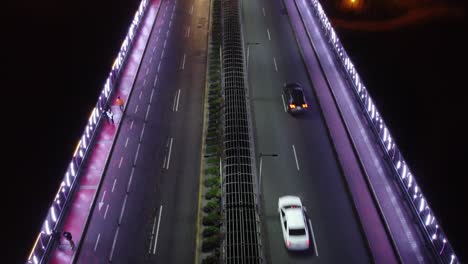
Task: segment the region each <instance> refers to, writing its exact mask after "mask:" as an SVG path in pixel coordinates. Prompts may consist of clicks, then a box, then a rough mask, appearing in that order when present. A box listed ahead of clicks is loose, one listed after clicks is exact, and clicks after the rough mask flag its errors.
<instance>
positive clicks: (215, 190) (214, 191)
mask: <svg viewBox="0 0 468 264" xmlns="http://www.w3.org/2000/svg"><path fill="white" fill-rule="evenodd" d="M205 197H206V199H207V200H209V199H211V198H219V197H221V189H220V188H219V187H218V186H213V187H211V188H210V189H209V190H208V191H207V192H206V194H205Z"/></svg>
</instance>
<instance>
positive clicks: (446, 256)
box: [304, 0, 460, 264]
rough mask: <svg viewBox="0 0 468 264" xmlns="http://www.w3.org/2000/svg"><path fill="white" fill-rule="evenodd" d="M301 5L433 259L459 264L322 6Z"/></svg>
mask: <svg viewBox="0 0 468 264" xmlns="http://www.w3.org/2000/svg"><path fill="white" fill-rule="evenodd" d="M304 1H309V2H310V3H311V5H312V7H313V8H314V13H315V15H316V16H317V18H318V21H320V24H321V28H322V30H323V32H324V34H325V36H326V37H327V38H328V43H329V44H330V46H331V49H332V50H333V51H334V52H335V55H336V56H337V57H338V59H339V61H340V62H341V64H342V66H343V67H344V69H345V70H346V72H347V74H348V78H349V79H350V80H351V82H352V83H353V88H354V89H353V90H354V92H355V93H356V94H357V97H358V98H359V99H360V100H358V101H359V103H360V105H361V106H362V107H363V108H364V109H365V112H366V113H367V117H368V118H369V120H370V121H371V123H372V125H373V129H374V131H375V132H376V133H377V135H378V137H379V139H380V142H381V144H382V147H383V149H385V153H387V155H388V158H389V160H390V161H391V164H392V165H393V168H394V172H395V175H396V177H397V178H398V180H399V182H400V186H401V187H402V189H404V192H405V193H406V194H407V198H408V200H409V203H410V204H411V205H412V208H413V212H414V213H415V215H417V218H418V219H419V224H420V226H421V229H422V230H423V232H424V234H425V238H426V239H427V241H429V243H430V244H431V246H432V248H433V250H434V253H435V255H437V257H438V258H439V261H440V262H442V263H451V264H452V263H460V262H459V260H458V258H457V256H456V255H455V252H454V250H453V248H452V246H451V245H450V243H449V242H448V239H447V237H446V236H445V234H444V232H443V231H442V228H441V227H440V225H439V223H438V221H437V219H436V218H435V216H434V213H433V212H432V210H431V208H430V207H429V204H428V203H427V201H426V199H425V198H424V196H423V194H422V192H421V189H420V188H419V187H418V184H417V183H416V180H415V178H414V177H413V175H412V173H411V171H410V169H409V167H408V165H407V164H406V162H405V160H404V158H403V155H402V154H401V152H400V151H399V149H398V147H397V145H396V144H395V142H394V140H393V138H392V136H391V135H390V131H389V130H388V128H387V126H386V125H385V123H384V121H383V119H382V117H381V116H380V114H379V111H377V107H376V106H375V104H374V103H373V102H372V99H371V97H370V95H369V93H368V92H367V90H366V87H365V86H364V84H363V83H362V82H361V80H360V78H359V74H358V73H357V71H356V68H355V67H354V65H353V63H352V62H351V60H350V58H349V57H348V55H347V54H346V51H345V49H344V48H343V45H342V44H341V42H340V40H339V39H338V36H337V35H336V33H335V30H334V29H333V27H332V26H331V24H330V21H329V20H328V18H327V16H326V14H325V12H324V11H323V8H322V6H321V5H320V3H319V2H318V0H304Z"/></svg>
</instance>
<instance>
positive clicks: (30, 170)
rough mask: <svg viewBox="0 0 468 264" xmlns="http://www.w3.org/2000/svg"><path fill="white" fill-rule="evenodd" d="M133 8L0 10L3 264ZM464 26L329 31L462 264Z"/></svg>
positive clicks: (36, 209)
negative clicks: (345, 53)
mask: <svg viewBox="0 0 468 264" xmlns="http://www.w3.org/2000/svg"><path fill="white" fill-rule="evenodd" d="M138 4H139V1H138V0H114V1H111V0H100V1H90V0H84V1H75V2H66V1H59V0H55V1H52V0H45V1H35V2H33V1H21V2H18V3H16V6H14V7H8V6H7V7H6V8H5V9H4V10H2V11H1V12H2V14H1V18H0V19H1V20H2V21H1V22H2V38H1V43H2V47H1V53H0V54H1V55H0V59H1V63H2V66H3V67H2V70H1V72H2V80H6V82H3V83H2V85H1V88H2V89H1V90H2V91H3V94H2V100H3V102H2V103H3V113H4V115H3V116H4V117H6V120H5V119H4V120H3V123H2V131H3V132H6V133H5V134H4V136H3V138H2V139H3V140H2V141H3V142H4V143H3V144H2V146H4V147H3V148H2V152H3V153H2V154H3V157H4V158H3V159H2V163H3V166H2V171H1V174H2V178H3V179H6V181H4V182H3V185H2V186H3V189H4V190H6V191H5V192H3V195H2V196H4V198H3V201H4V202H3V204H4V205H6V207H4V208H3V212H2V215H3V219H4V220H5V221H6V223H4V224H3V229H4V230H7V232H6V233H5V234H4V235H5V236H6V238H5V237H4V239H3V240H4V241H5V242H6V244H7V245H8V246H7V248H8V250H7V258H8V261H7V262H5V263H24V262H25V260H26V258H27V255H28V254H29V251H30V249H31V247H32V245H33V243H34V240H35V238H36V236H37V234H38V232H39V228H40V226H41V225H42V222H43V220H44V217H45V214H46V212H47V210H48V208H49V205H50V203H51V202H52V200H53V198H54V195H55V193H56V191H57V190H58V187H59V183H60V182H61V180H62V178H63V176H64V173H65V170H66V168H67V166H68V164H69V161H70V159H71V157H72V154H73V151H74V150H75V147H76V144H77V143H78V141H79V137H80V136H81V134H82V132H83V128H84V126H85V124H86V122H87V119H88V117H89V114H90V111H91V110H92V108H93V107H94V104H95V103H96V100H97V97H98V95H99V93H100V92H101V89H102V87H103V85H104V82H105V80H106V78H107V76H108V74H109V71H110V69H111V66H112V63H113V61H114V59H115V56H116V55H117V52H118V51H119V49H120V45H121V43H122V41H123V39H124V37H125V35H126V33H127V30H128V27H129V25H130V22H131V20H132V19H133V15H134V13H135V11H136V9H137V7H138ZM326 10H327V9H326ZM328 11H330V12H331V14H332V15H335V16H340V15H341V16H343V14H341V13H339V12H336V13H333V12H334V11H336V10H332V8H330V10H327V12H328ZM373 14H375V12H374V13H373ZM465 14H466V13H465ZM353 19H359V16H357V17H353ZM466 21H467V18H466V15H465V16H464V17H463V18H462V19H455V20H454V19H450V18H439V19H435V20H430V21H427V22H425V23H422V24H418V25H409V26H407V27H403V28H400V29H396V30H392V31H386V32H366V31H360V30H344V29H339V28H337V31H338V34H339V36H340V38H341V40H342V42H343V43H344V46H345V48H346V50H347V51H348V53H349V54H350V55H351V58H352V60H353V62H354V63H355V65H356V68H357V69H358V72H359V73H360V75H361V77H362V79H363V80H364V82H365V84H366V86H367V89H368V90H369V91H370V93H371V95H372V97H373V99H374V101H375V102H376V104H377V106H378V108H379V110H380V112H381V113H382V115H383V117H384V120H385V121H386V123H387V124H388V126H389V128H390V131H391V133H392V135H393V136H394V138H395V139H396V142H397V144H398V145H399V147H400V148H401V150H402V151H403V153H404V156H405V158H406V160H407V161H408V163H409V164H410V167H411V171H412V172H413V174H414V175H415V177H416V178H417V179H418V183H419V184H420V185H421V186H422V189H423V192H424V194H425V195H426V197H427V198H428V200H429V203H430V205H431V207H432V208H433V210H435V212H436V216H437V217H438V219H439V221H440V222H441V223H442V227H443V229H444V230H445V232H446V233H447V234H448V237H449V239H450V242H451V243H452V245H453V246H454V247H455V249H456V252H457V254H458V255H459V257H461V259H462V260H464V261H465V262H466V261H467V256H466V254H467V253H466V252H465V251H464V249H465V247H466V244H467V242H466V241H467V236H468V232H467V228H466V223H468V218H467V216H465V213H464V211H466V209H467V206H466V201H467V200H468V199H467V194H466V190H465V188H466V186H467V180H466V179H465V178H466V177H467V173H466V171H465V162H466V158H467V156H468V155H466V153H467V151H466V149H467V147H468V145H467V143H466V135H467V133H466V132H465V131H466V130H465V129H464V128H465V127H466V125H465V123H466V121H468V120H467V118H466V113H468V111H467V110H466V109H465V106H466V105H467V103H468V100H467V95H468V93H467V92H466V89H467V88H468V85H467V84H466V81H465V80H466V76H467V75H468V73H466V70H467V66H466V63H467V62H468V60H467V59H468V57H467V55H466V48H467V47H468V42H467V40H466V37H465V36H464V35H463V34H464V33H465V34H466V29H467V28H468V27H466ZM463 224H465V226H462V225H463ZM2 262H3V261H2Z"/></svg>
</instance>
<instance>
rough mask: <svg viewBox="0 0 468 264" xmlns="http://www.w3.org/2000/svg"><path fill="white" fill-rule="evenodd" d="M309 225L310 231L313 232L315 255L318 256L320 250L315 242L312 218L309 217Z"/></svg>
mask: <svg viewBox="0 0 468 264" xmlns="http://www.w3.org/2000/svg"><path fill="white" fill-rule="evenodd" d="M309 225H310V231H311V232H312V239H313V242H314V249H315V255H316V256H317V257H318V256H319V253H318V250H317V243H316V242H315V235H314V228H313V227H312V222H311V221H310V219H309Z"/></svg>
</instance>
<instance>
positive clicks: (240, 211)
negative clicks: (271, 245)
mask: <svg viewBox="0 0 468 264" xmlns="http://www.w3.org/2000/svg"><path fill="white" fill-rule="evenodd" d="M239 7H240V6H239V1H238V0H223V1H222V16H221V17H222V55H221V56H222V87H223V98H224V107H223V118H222V119H223V120H222V121H223V125H224V126H223V137H224V156H223V163H224V164H223V182H222V185H223V186H222V188H223V197H222V200H223V203H222V204H223V215H224V216H225V219H224V228H225V232H226V234H225V240H224V242H223V257H224V263H233V264H235V263H245V264H250V263H252V264H256V263H261V257H260V256H261V253H260V244H259V242H260V238H259V226H258V223H259V217H258V214H257V212H256V208H257V200H256V196H255V188H254V187H255V178H254V175H255V171H254V165H253V162H254V160H253V156H254V155H253V150H252V142H251V137H250V131H249V126H250V121H249V120H250V119H249V113H248V106H247V100H246V87H245V74H244V47H243V42H242V34H241V27H240V21H239V19H240V17H239Z"/></svg>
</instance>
